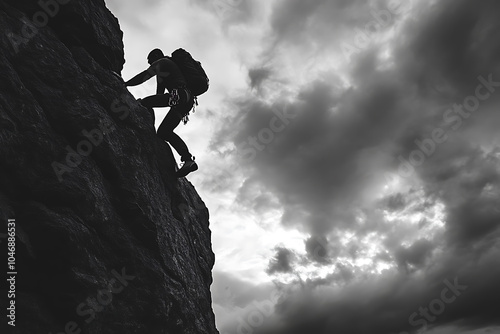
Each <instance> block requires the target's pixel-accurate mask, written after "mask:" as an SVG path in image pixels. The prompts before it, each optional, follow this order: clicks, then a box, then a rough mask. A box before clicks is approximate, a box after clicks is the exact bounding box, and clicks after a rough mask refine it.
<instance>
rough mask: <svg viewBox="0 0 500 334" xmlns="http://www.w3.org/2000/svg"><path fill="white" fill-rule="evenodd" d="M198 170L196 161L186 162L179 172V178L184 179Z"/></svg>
mask: <svg viewBox="0 0 500 334" xmlns="http://www.w3.org/2000/svg"><path fill="white" fill-rule="evenodd" d="M197 169H198V165H197V164H196V162H194V160H186V161H185V162H184V164H183V165H182V167H181V168H180V169H179V170H178V171H177V177H184V176H186V175H188V174H189V173H191V172H194V171H195V170H197Z"/></svg>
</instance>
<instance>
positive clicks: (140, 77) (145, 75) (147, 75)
mask: <svg viewBox="0 0 500 334" xmlns="http://www.w3.org/2000/svg"><path fill="white" fill-rule="evenodd" d="M154 75H155V73H154V72H153V71H151V68H148V69H147V70H145V71H143V72H141V73H139V74H137V75H136V76H135V77H133V78H132V79H130V80H129V81H127V82H125V86H137V85H140V84H141V83H143V82H144V81H146V80H149V79H151V78H152V77H153V76H154Z"/></svg>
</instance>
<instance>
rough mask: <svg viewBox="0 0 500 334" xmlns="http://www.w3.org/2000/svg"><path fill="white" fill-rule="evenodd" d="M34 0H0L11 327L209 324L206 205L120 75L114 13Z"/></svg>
mask: <svg viewBox="0 0 500 334" xmlns="http://www.w3.org/2000/svg"><path fill="white" fill-rule="evenodd" d="M42 3H46V4H50V5H46V8H45V9H43V8H42V7H41V5H40V4H39V2H38V1H36V0H10V1H0V28H1V31H2V34H0V47H1V51H0V220H1V226H2V230H1V231H0V233H6V232H5V231H6V223H7V219H9V218H15V219H16V268H15V269H16V271H17V276H16V296H15V302H16V322H15V324H16V326H15V327H11V326H8V327H7V330H8V331H7V333H23V334H24V333H29V334H32V333H91V334H94V333H95V334H99V333H113V334H115V333H124V334H126V333H150V334H154V333H186V334H188V333H193V334H194V333H196V334H202V333H217V330H216V328H215V321H214V314H213V311H212V306H211V295H210V290H209V289H210V284H211V282H212V275H211V270H212V266H213V264H214V254H213V253H212V250H211V241H210V240H211V239H210V236H211V232H210V230H209V223H208V210H207V208H206V207H205V205H204V204H203V202H202V200H201V199H200V198H199V196H198V194H197V193H196V191H195V189H194V188H193V186H192V185H191V184H190V183H189V182H188V181H186V180H185V179H180V180H177V179H176V178H175V177H174V172H175V168H176V166H175V161H174V157H173V155H172V152H171V150H170V148H169V146H168V144H166V143H164V142H163V141H162V140H160V139H159V138H158V137H157V136H156V134H155V130H154V126H153V123H154V120H153V117H152V116H151V115H150V114H149V113H148V112H147V110H145V109H144V108H142V107H140V106H139V105H138V104H137V102H136V100H135V98H134V97H133V96H132V95H131V94H130V93H129V92H128V91H127V89H126V87H125V86H124V84H123V81H122V79H121V78H120V77H119V76H117V74H116V73H118V74H119V73H120V72H121V69H122V67H123V63H124V54H123V43H122V32H121V31H120V28H119V25H118V21H117V19H116V18H115V17H114V16H113V15H112V14H111V13H110V12H109V10H108V9H107V8H106V6H105V3H104V1H103V0H70V1H68V0H58V2H56V1H50V0H48V1H42ZM55 4H57V6H56V5H55ZM37 25H38V27H37ZM113 72H116V73H113ZM0 248H1V256H0V258H1V259H2V268H5V265H4V264H6V263H7V256H6V255H7V242H6V239H5V238H4V239H2V242H1V243H0ZM0 284H1V285H0V290H1V291H0V300H1V301H2V304H1V307H2V310H4V311H2V322H3V323H2V327H3V328H5V327H4V325H5V324H6V322H7V320H8V319H7V320H6V317H5V313H4V312H5V307H6V305H7V302H8V301H7V290H8V287H7V285H6V280H5V279H2V281H1V283H0ZM2 333H3V331H2Z"/></svg>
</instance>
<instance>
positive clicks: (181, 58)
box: [172, 49, 209, 96]
mask: <svg viewBox="0 0 500 334" xmlns="http://www.w3.org/2000/svg"><path fill="white" fill-rule="evenodd" d="M172 60H173V61H174V63H175V64H176V65H177V66H179V68H180V70H181V72H182V74H183V75H184V77H185V78H186V82H187V86H188V88H189V90H190V91H191V93H193V95H195V96H198V95H201V94H203V93H205V92H206V91H207V90H208V81H209V80H208V76H207V74H206V73H205V70H204V69H203V67H202V66H201V63H200V62H199V61H197V60H195V59H193V57H192V56H191V54H190V53H189V52H187V51H186V50H184V49H177V50H175V51H174V52H172Z"/></svg>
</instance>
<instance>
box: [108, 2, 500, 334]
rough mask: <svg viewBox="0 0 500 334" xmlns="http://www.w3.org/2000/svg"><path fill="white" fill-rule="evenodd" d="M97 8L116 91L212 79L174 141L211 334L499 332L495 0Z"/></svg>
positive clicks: (498, 24) (499, 84) (499, 97)
mask: <svg viewBox="0 0 500 334" xmlns="http://www.w3.org/2000/svg"><path fill="white" fill-rule="evenodd" d="M106 2H107V4H108V6H109V7H110V9H111V10H112V11H113V13H114V14H115V15H116V16H117V17H118V19H119V21H120V23H121V27H122V30H123V31H124V42H125V56H126V61H127V62H126V64H125V68H124V70H123V73H122V75H123V77H124V78H125V79H128V78H130V77H132V76H133V75H135V74H136V73H138V72H139V71H142V70H143V69H145V68H146V66H147V63H146V56H147V54H148V52H149V51H150V50H151V49H153V48H156V47H159V48H162V49H163V50H164V51H165V52H166V53H170V52H171V51H173V50H174V49H176V48H177V47H184V48H185V49H187V50H189V51H190V52H191V53H192V54H193V56H194V57H195V58H197V59H198V60H200V61H201V62H202V63H203V65H204V67H205V69H206V71H207V73H208V75H209V77H210V80H211V87H210V90H209V92H207V93H206V94H204V95H203V96H201V97H200V98H199V101H200V106H199V107H198V108H197V111H196V113H195V114H194V115H192V117H191V121H190V122H189V123H188V124H187V125H186V126H184V125H180V126H179V128H178V130H177V131H176V132H177V133H178V134H180V135H181V136H182V137H183V138H184V139H185V140H186V142H187V144H188V145H189V146H190V148H191V151H192V152H193V154H194V155H195V156H196V160H197V161H198V164H199V166H200V169H199V171H197V172H196V173H193V174H191V175H190V176H189V177H188V178H189V180H190V181H191V182H192V183H193V184H194V185H195V187H196V188H197V190H198V191H199V193H200V195H201V196H202V198H203V199H204V200H205V202H206V204H207V206H208V207H209V209H210V212H211V230H212V232H213V235H212V238H213V239H212V240H213V248H214V252H215V254H216V259H217V260H216V265H215V268H214V273H213V275H214V283H213V286H212V292H213V307H214V311H215V313H216V318H217V325H218V328H219V330H220V332H221V334H236V333H238V334H240V333H244V334H250V333H256V334H284V333H287V334H309V333H318V334H322V333H342V334H364V333H371V334H404V333H406V334H407V333H412V334H413V333H424V332H425V333H432V334H452V333H453V334H479V333H500V315H499V313H498V305H499V303H500V286H499V282H500V266H499V264H500V242H499V240H500V239H499V236H500V229H499V227H500V225H499V222H500V205H499V204H498V199H499V196H500V135H499V133H500V132H498V131H497V127H498V126H499V125H500V38H499V36H500V20H499V16H500V2H499V1H498V0H474V1H473V0H426V1H424V0H407V1H403V0H252V1H251V0H144V1H141V2H138V1H123V0H106ZM154 91H155V87H154V82H153V80H151V82H148V83H147V84H145V85H143V86H140V87H132V88H131V92H132V93H133V94H134V95H135V96H136V97H138V98H139V97H144V96H147V95H150V94H153V93H154ZM165 113H166V110H161V109H158V110H156V117H157V125H159V122H161V120H162V119H163V116H164V115H165Z"/></svg>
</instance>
